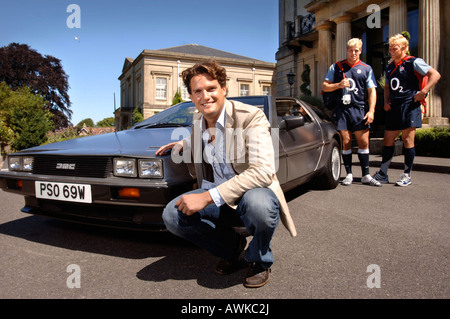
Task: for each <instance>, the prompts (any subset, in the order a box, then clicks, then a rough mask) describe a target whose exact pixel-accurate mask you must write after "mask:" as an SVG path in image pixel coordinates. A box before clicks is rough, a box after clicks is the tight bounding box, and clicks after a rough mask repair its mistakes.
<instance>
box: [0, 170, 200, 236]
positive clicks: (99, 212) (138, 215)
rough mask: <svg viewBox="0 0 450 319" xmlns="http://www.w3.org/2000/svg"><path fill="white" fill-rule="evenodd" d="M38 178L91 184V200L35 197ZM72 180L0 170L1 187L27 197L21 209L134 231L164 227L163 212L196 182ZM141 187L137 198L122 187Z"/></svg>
mask: <svg viewBox="0 0 450 319" xmlns="http://www.w3.org/2000/svg"><path fill="white" fill-rule="evenodd" d="M36 181H46V182H52V183H76V184H87V185H90V189H91V196H92V202H91V203H78V202H72V201H60V200H53V199H43V198H37V197H36V191H35V188H36V186H35V185H36ZM116 181H120V183H119V182H117V183H108V182H106V181H105V180H104V179H96V178H86V179H70V180H68V179H67V178H61V177H58V176H45V175H41V176H35V175H30V176H27V174H23V175H21V174H17V173H10V172H6V173H5V172H1V173H0V188H1V189H2V190H4V191H6V192H11V193H15V194H18V195H22V196H24V199H25V206H24V207H23V208H22V209H21V211H22V212H25V213H29V214H34V215H41V216H46V217H51V218H57V219H61V220H67V221H72V222H79V223H85V224H93V225H99V226H106V227H114V228H125V229H135V230H164V229H165V226H164V223H163V221H162V217H161V215H162V212H163V210H164V207H165V206H166V205H167V203H168V202H169V201H170V200H171V199H172V198H174V197H176V196H178V195H179V194H182V193H184V192H186V191H189V190H192V189H193V188H194V185H195V184H194V181H184V182H180V183H178V184H172V185H168V184H167V183H165V182H162V181H149V180H145V181H144V182H143V183H136V182H137V181H139V182H142V181H141V180H136V179H121V178H120V179H116ZM126 188H133V189H135V190H136V189H137V190H138V194H139V196H138V197H133V198H127V197H125V198H124V197H123V196H122V195H121V190H123V189H126Z"/></svg>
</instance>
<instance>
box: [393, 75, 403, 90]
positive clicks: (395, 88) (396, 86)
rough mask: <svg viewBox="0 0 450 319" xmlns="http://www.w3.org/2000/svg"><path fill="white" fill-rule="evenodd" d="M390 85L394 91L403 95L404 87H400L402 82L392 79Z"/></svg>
mask: <svg viewBox="0 0 450 319" xmlns="http://www.w3.org/2000/svg"><path fill="white" fill-rule="evenodd" d="M390 84H391V89H392V90H393V91H397V90H398V91H399V92H400V93H403V86H401V85H400V80H399V79H398V78H392V79H391V83H390Z"/></svg>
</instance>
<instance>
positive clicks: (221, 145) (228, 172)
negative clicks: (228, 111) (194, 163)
mask: <svg viewBox="0 0 450 319" xmlns="http://www.w3.org/2000/svg"><path fill="white" fill-rule="evenodd" d="M225 103H226V102H225ZM200 132H202V139H203V145H204V149H203V154H204V156H205V161H206V162H207V163H209V164H211V166H212V169H213V176H214V180H213V181H207V180H205V179H204V180H203V181H202V188H204V189H207V190H208V191H209V194H210V195H211V198H212V199H213V201H214V203H215V204H216V205H217V206H221V205H223V204H225V201H224V200H223V199H222V196H220V194H219V191H218V190H217V186H219V185H220V184H222V183H223V182H225V181H227V180H229V179H230V178H232V177H234V176H235V173H234V171H233V168H232V167H231V165H230V163H227V159H226V154H225V106H224V108H223V109H222V112H221V113H220V117H219V119H218V120H217V123H216V127H215V139H214V142H212V141H211V134H210V133H211V131H210V130H209V129H207V128H206V121H205V119H204V118H203V116H202V118H201V121H200Z"/></svg>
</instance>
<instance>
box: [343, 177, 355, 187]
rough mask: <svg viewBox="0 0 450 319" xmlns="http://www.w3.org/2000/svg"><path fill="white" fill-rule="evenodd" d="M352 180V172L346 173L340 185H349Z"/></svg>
mask: <svg viewBox="0 0 450 319" xmlns="http://www.w3.org/2000/svg"><path fill="white" fill-rule="evenodd" d="M352 182H353V175H352V174H348V175H347V176H346V177H345V178H344V180H343V181H342V185H344V186H350V185H351V184H352Z"/></svg>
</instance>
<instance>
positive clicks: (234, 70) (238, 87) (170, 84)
mask: <svg viewBox="0 0 450 319" xmlns="http://www.w3.org/2000/svg"><path fill="white" fill-rule="evenodd" d="M210 58H214V59H215V60H216V61H217V62H218V63H220V64H221V65H222V66H223V67H225V69H226V70H227V88H228V96H242V95H263V94H276V80H275V68H276V64H275V63H270V62H264V61H260V60H256V59H252V58H249V57H245V56H241V55H237V54H233V53H229V52H225V51H221V50H217V49H213V48H209V47H205V46H202V45H198V44H189V45H182V46H178V47H172V48H167V49H160V50H144V51H142V52H141V53H140V54H139V56H138V57H137V58H136V59H132V58H126V59H125V62H124V65H123V68H122V74H121V75H120V77H119V80H120V107H119V109H117V110H116V112H115V116H116V128H117V130H122V129H125V128H127V127H129V126H131V125H132V115H133V111H134V110H135V108H139V109H140V110H141V111H142V113H143V116H144V118H148V117H150V116H152V115H154V114H155V113H157V112H160V111H161V110H164V109H166V108H167V107H169V106H170V105H172V99H173V97H174V95H175V93H176V92H177V90H179V92H180V93H181V95H182V98H183V100H184V101H186V100H189V94H188V92H187V89H186V87H185V86H184V84H183V81H182V79H181V72H183V70H185V69H187V68H189V67H191V66H193V65H194V64H195V63H197V62H201V61H205V60H207V59H210Z"/></svg>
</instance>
